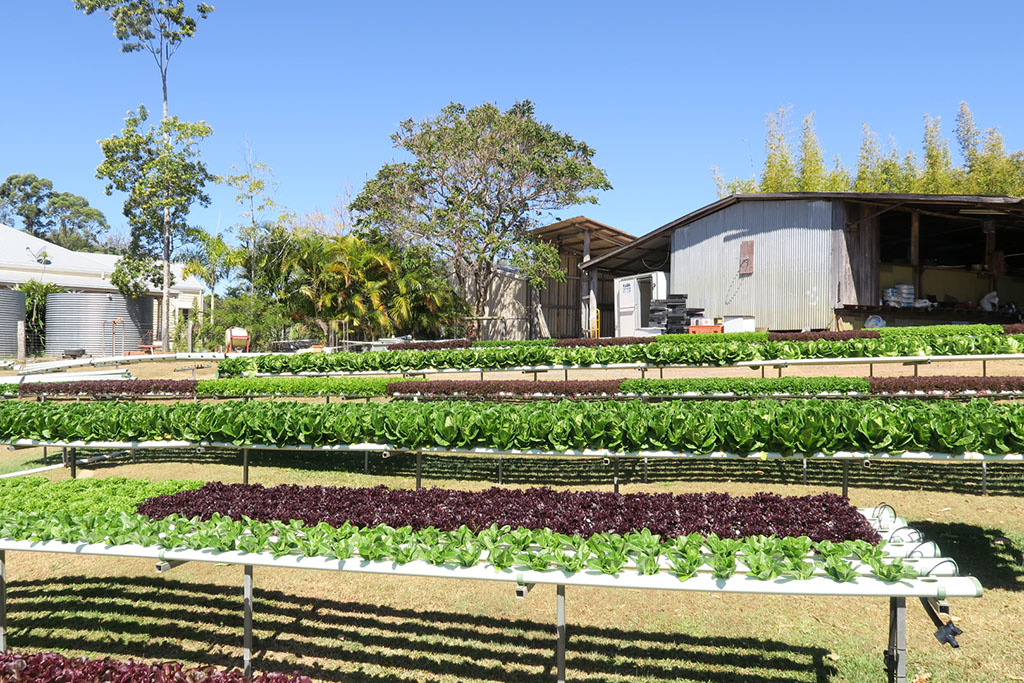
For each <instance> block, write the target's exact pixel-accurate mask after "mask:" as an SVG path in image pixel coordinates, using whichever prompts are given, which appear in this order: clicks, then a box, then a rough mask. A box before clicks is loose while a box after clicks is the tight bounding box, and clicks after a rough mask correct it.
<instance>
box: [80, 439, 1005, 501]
mask: <svg viewBox="0 0 1024 683" xmlns="http://www.w3.org/2000/svg"><path fill="white" fill-rule="evenodd" d="M83 457H84V451H83ZM138 457H139V461H140V462H154V463H174V462H202V463H207V464H221V465H240V464H241V456H240V455H239V453H238V452H237V451H224V450H221V451H205V452H201V453H200V452H197V450H196V449H182V450H159V451H146V452H143V451H139V455H138ZM123 463H124V459H123V458H122V459H115V460H110V461H104V462H101V463H96V464H93V465H90V466H89V467H91V468H96V469H102V468H104V467H114V466H118V465H121V464H123ZM250 463H251V464H252V466H253V467H280V468H285V469H293V470H299V471H317V472H338V473H351V474H362V473H366V474H370V475H375V476H390V477H405V478H410V479H411V478H414V477H415V476H416V456H415V455H414V454H411V453H395V454H391V455H389V456H388V457H382V456H381V454H380V453H370V454H369V457H368V458H364V454H363V453H310V452H301V451H294V452H286V451H285V452H282V451H251V452H250ZM501 469H502V482H503V483H506V484H517V485H529V486H543V485H551V486H595V485H608V484H611V483H612V481H613V478H614V476H615V469H614V460H611V461H609V462H607V463H605V462H604V460H603V459H601V458H572V457H564V458H559V457H504V458H503V459H502V463H501ZM422 471H423V478H424V480H426V481H429V480H431V479H435V480H449V481H473V482H493V483H497V481H498V458H497V457H496V456H476V455H424V456H423V470H422ZM619 481H620V483H621V484H624V485H627V486H628V485H629V484H639V483H644V482H649V483H659V482H674V481H702V482H703V481H706V482H722V481H735V482H747V483H754V484H802V483H807V484H809V485H812V486H825V487H832V488H839V487H841V486H842V481H843V463H842V462H839V461H834V460H832V461H830V460H820V459H819V460H808V461H807V471H806V480H805V479H804V472H803V468H802V464H801V461H800V460H799V459H793V460H764V461H760V460H721V459H718V460H715V459H698V458H685V459H684V458H679V459H670V458H651V459H649V460H648V462H647V463H646V464H645V463H644V461H643V459H639V458H626V457H623V458H619ZM849 482H850V486H851V487H856V488H882V489H893V490H911V491H942V492H953V493H975V494H979V493H981V492H982V468H981V465H980V464H979V463H927V462H906V461H904V462H898V461H892V462H887V461H881V460H876V461H871V462H870V463H868V466H865V463H863V462H850V463H849ZM988 491H989V493H991V494H1001V495H1021V494H1024V466H1022V465H1021V464H1020V463H989V464H988Z"/></svg>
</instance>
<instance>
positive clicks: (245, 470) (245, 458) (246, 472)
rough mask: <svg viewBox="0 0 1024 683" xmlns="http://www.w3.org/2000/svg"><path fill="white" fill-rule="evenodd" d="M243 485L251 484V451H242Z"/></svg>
mask: <svg viewBox="0 0 1024 683" xmlns="http://www.w3.org/2000/svg"><path fill="white" fill-rule="evenodd" d="M242 483H243V484H248V483H249V449H248V448H243V449H242Z"/></svg>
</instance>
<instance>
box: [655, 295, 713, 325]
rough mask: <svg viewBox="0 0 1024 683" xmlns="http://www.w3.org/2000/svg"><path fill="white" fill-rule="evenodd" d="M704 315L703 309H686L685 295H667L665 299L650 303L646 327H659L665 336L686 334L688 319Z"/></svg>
mask: <svg viewBox="0 0 1024 683" xmlns="http://www.w3.org/2000/svg"><path fill="white" fill-rule="evenodd" d="M702 315H704V309H703V308H687V307H686V295H685V294H669V295H668V298H667V299H653V300H652V301H651V308H650V316H649V317H648V321H649V322H648V325H649V326H650V327H660V328H661V329H663V330H665V333H666V334H687V333H688V332H689V331H690V318H699V317H700V316H702Z"/></svg>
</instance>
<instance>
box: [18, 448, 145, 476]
mask: <svg viewBox="0 0 1024 683" xmlns="http://www.w3.org/2000/svg"><path fill="white" fill-rule="evenodd" d="M127 452H128V451H115V452H113V453H105V454H103V455H94V456H91V457H88V458H85V459H84V460H77V459H76V463H75V464H76V466H77V467H81V466H82V465H88V464H89V463H93V462H99V461H100V460H107V459H109V458H113V457H114V456H115V455H124V454H125V453H127ZM65 467H67V465H65V464H63V463H60V464H58V465H45V466H43V467H34V468H32V469H30V470H21V471H20V472H9V473H7V474H0V479H11V478H12V477H24V476H26V475H29V474H39V473H40V472H49V471H51V470H59V469H63V468H65Z"/></svg>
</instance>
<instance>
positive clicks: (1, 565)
mask: <svg viewBox="0 0 1024 683" xmlns="http://www.w3.org/2000/svg"><path fill="white" fill-rule="evenodd" d="M6 650H7V551H5V550H0V652H5V651H6Z"/></svg>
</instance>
